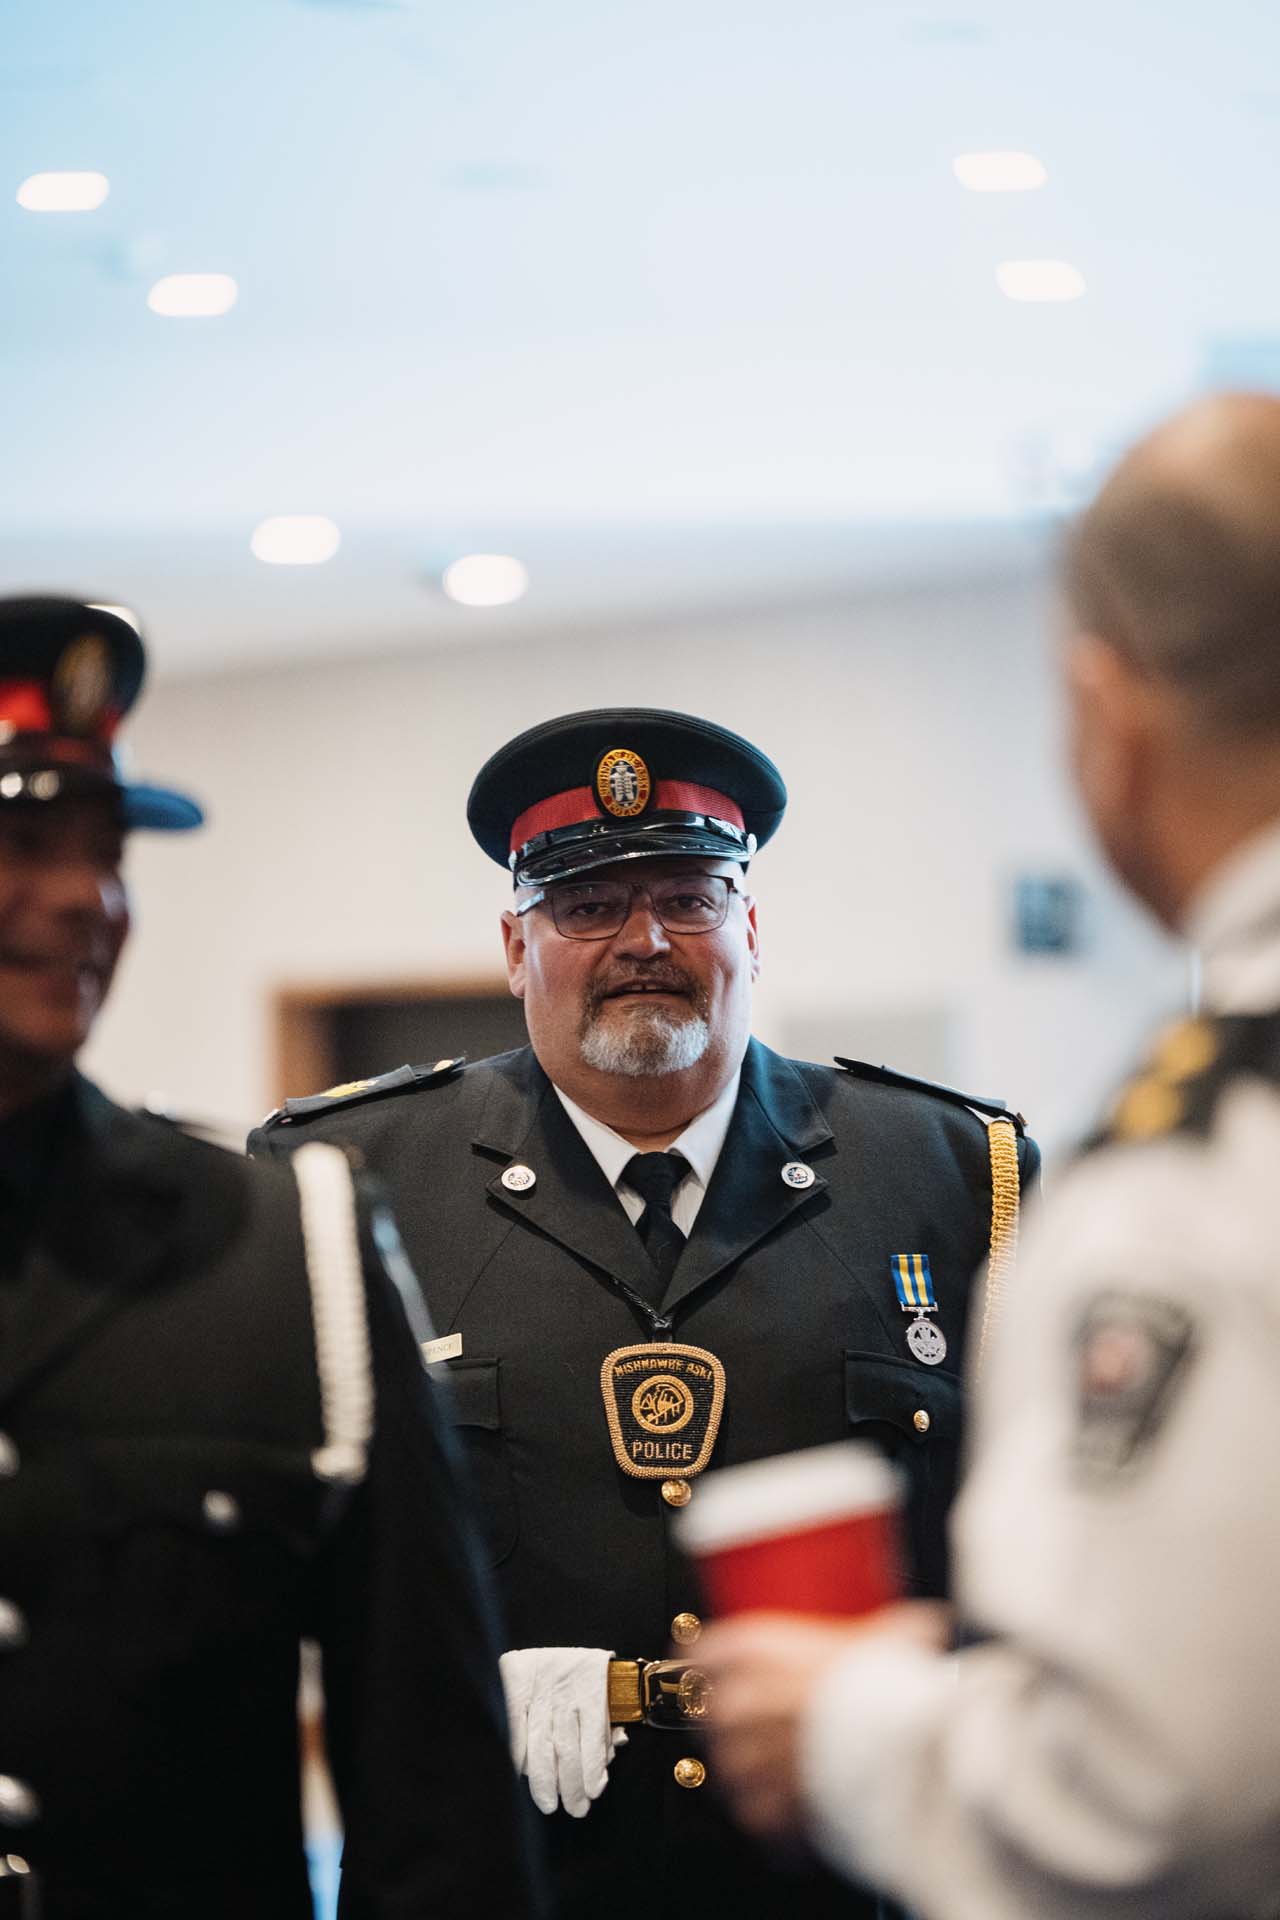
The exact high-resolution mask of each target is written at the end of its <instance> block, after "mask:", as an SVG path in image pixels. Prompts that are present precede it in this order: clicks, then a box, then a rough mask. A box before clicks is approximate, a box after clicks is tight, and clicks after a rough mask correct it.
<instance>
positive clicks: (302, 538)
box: [249, 513, 342, 567]
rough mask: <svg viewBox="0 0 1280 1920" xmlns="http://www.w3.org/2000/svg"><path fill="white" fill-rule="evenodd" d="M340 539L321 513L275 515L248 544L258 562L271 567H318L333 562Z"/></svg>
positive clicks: (257, 527)
mask: <svg viewBox="0 0 1280 1920" xmlns="http://www.w3.org/2000/svg"><path fill="white" fill-rule="evenodd" d="M341 544H342V535H341V534H340V533H339V531H338V529H337V527H336V526H335V525H334V523H333V521H332V520H326V519H325V517H324V515H323V514H321V513H278V514H276V515H275V516H274V518H272V519H270V520H262V521H260V522H259V523H258V525H257V526H256V527H255V528H254V530H253V538H252V540H251V541H250V542H249V545H250V546H251V547H252V549H253V551H254V553H255V554H256V555H257V557H258V559H259V560H265V561H266V562H267V565H268V566H272V567H318V566H321V565H322V564H323V563H324V561H326V560H332V558H333V556H334V554H335V553H336V552H337V551H338V548H339V546H340V545H341Z"/></svg>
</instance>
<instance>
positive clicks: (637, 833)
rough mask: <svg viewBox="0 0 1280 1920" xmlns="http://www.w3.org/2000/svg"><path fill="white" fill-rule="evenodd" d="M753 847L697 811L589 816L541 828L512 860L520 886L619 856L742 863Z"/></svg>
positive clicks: (586, 869) (751, 841) (542, 883)
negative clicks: (703, 858) (623, 816)
mask: <svg viewBox="0 0 1280 1920" xmlns="http://www.w3.org/2000/svg"><path fill="white" fill-rule="evenodd" d="M754 852H755V841H754V839H753V837H752V836H751V835H750V834H748V833H744V832H742V831H741V829H739V828H738V827H734V826H731V825H730V823H729V822H728V821H727V820H712V819H711V817H710V816H709V815H707V814H699V813H665V814H664V813H656V814H650V815H649V816H648V817H647V818H646V819H644V820H634V821H628V822H627V823H626V825H625V826H624V825H621V824H620V823H619V822H618V821H616V820H603V819H602V820H588V821H583V822H580V823H578V824H575V825H574V826H571V827H559V828H557V829H555V830H554V831H553V832H551V833H540V834H538V835H537V836H536V837H535V838H534V839H532V840H529V841H527V842H526V843H525V845H524V846H523V847H521V848H520V850H519V852H518V853H517V855H516V857H515V860H514V863H513V876H514V879H515V884H516V885H517V886H518V887H524V886H545V885H546V884H547V883H548V882H549V881H552V880H572V879H574V878H576V876H577V875H578V874H580V873H590V872H591V871H592V869H593V868H595V867H607V866H611V865H612V864H613V863H614V862H615V861H620V860H655V859H675V858H680V857H682V856H686V855H697V854H704V855H710V857H711V858H712V859H715V860H736V861H737V862H738V863H739V865H740V866H743V867H745V866H746V864H747V862H748V860H750V858H751V856H752V854H753V853H754Z"/></svg>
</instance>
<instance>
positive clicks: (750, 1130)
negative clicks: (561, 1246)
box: [662, 1040, 832, 1312]
mask: <svg viewBox="0 0 1280 1920" xmlns="http://www.w3.org/2000/svg"><path fill="white" fill-rule="evenodd" d="M831 1138H832V1133H831V1129H830V1127H829V1126H828V1125H827V1123H826V1121H825V1120H824V1119H823V1117H822V1114H821V1113H820V1112H819V1110H818V1108H817V1107H816V1106H815V1105H814V1103H813V1100H812V1098H811V1097H810V1094H809V1090H808V1088H807V1087H806V1086H805V1084H804V1080H803V1079H802V1077H801V1075H800V1074H799V1073H798V1072H797V1071H796V1069H795V1067H794V1066H793V1065H792V1064H791V1062H790V1061H789V1060H784V1059H783V1058H782V1057H781V1056H780V1055H779V1054H776V1053H772V1052H771V1051H770V1050H769V1048H768V1047H762V1046H761V1045H760V1043H759V1041H757V1040H753V1041H752V1042H751V1043H750V1045H749V1046H748V1048H747V1052H746V1057H745V1059H744V1060H743V1063H742V1081H741V1084H740V1086H739V1089H738V1101H737V1105H736V1106H735V1107H734V1110H733V1119H732V1120H731V1121H730V1123H729V1131H728V1133H727V1134H726V1136H725V1143H724V1147H723V1149H722V1150H721V1154H720V1158H719V1160H718V1161H717V1162H716V1170H715V1172H714V1173H713V1174H712V1176H711V1185H710V1187H709V1188H708V1189H707V1196H706V1199H705V1200H704V1201H703V1203H702V1205H701V1207H700V1208H699V1209H698V1217H697V1219H696V1221H695V1222H694V1227H693V1232H692V1233H691V1234H690V1236H689V1244H688V1245H687V1246H686V1248H685V1249H684V1252H683V1253H682V1254H681V1255H680V1259H679V1262H678V1264H677V1266H676V1270H675V1273H674V1274H673V1276H672V1280H671V1285H670V1286H669V1287H668V1289H667V1295H666V1298H665V1300H664V1301H663V1303H662V1304H663V1309H664V1311H666V1312H670V1310H671V1309H672V1308H673V1307H676V1306H678V1305H680V1303H681V1302H682V1301H684V1300H687V1299H688V1298H689V1296H690V1294H692V1293H696V1292H697V1290H698V1289H699V1288H700V1287H705V1286H706V1284H707V1282H708V1281H710V1280H714V1279H715V1277H716V1275H717V1274H719V1273H722V1272H723V1271H724V1269H725V1268H726V1267H727V1266H730V1265H731V1264H732V1262H733V1261H735V1260H737V1259H739V1258H740V1257H741V1256H742V1255H743V1254H744V1253H746V1252H747V1251H748V1249H749V1248H751V1247H753V1246H754V1245H755V1244H756V1242H757V1241H758V1240H763V1239H764V1237H765V1235H766V1234H768V1233H772V1231H773V1229H774V1228H775V1227H777V1226H778V1225H780V1224H781V1222H782V1221H784V1220H786V1219H789V1218H790V1216H791V1215H792V1214H793V1213H798V1212H799V1211H800V1209H801V1208H802V1207H807V1206H809V1205H810V1204H811V1202H812V1201H813V1200H814V1199H816V1197H817V1196H818V1194H820V1193H824V1192H825V1191H826V1188H827V1184H828V1183H827V1181H826V1180H825V1179H824V1178H823V1176H822V1174H821V1173H819V1172H818V1170H817V1168H813V1169H812V1171H813V1174H814V1179H813V1183H812V1185H811V1186H807V1187H791V1186H788V1185H787V1183H786V1182H785V1181H784V1180H783V1178H782V1169H783V1167H784V1166H786V1165H787V1163H788V1161H792V1160H800V1161H805V1160H806V1157H807V1156H808V1155H809V1154H811V1153H812V1152H813V1151H814V1149H815V1148H818V1147H821V1146H823V1145H825V1143H826V1142H827V1141H828V1140H830V1139H831Z"/></svg>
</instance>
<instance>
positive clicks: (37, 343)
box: [0, 0, 1280, 671]
mask: <svg viewBox="0 0 1280 1920" xmlns="http://www.w3.org/2000/svg"><path fill="white" fill-rule="evenodd" d="M4 22H5V24H4V42H3V55H2V58H3V65H2V66H0V250H2V258H3V270H4V288H5V298H4V309H3V319H2V320H0V356H2V362H0V428H2V429H3V447H4V458H3V460H0V584H8V585H13V586H17V585H23V586H50V585H59V584H61V585H66V586H69V587H72V588H75V589H76V590H85V591H88V592H90V593H92V594H93V595H94V596H95V597H102V598H112V599H116V598H119V599H125V600H127V601H129V602H130V603H131V604H134V605H136V606H138V607H140V608H141V610H142V612H143V614H144V616H145V617H146V619H147V622H148V626H149V628H150V630H151V633H152V636H153V639H154V642H155V645H156V651H157V656H158V663H159V665H160V667H161V669H162V670H166V669H167V670H169V671H184V670H192V669H199V668H203V667H205V666H208V665H213V664H218V663H223V662H227V661H231V660H235V659H239V658H246V657H252V658H271V657H283V656H287V655H288V654H290V653H292V652H296V651H297V650H299V649H300V648H302V647H304V646H310V645H312V644H318V645H321V646H324V647H326V648H329V649H332V648H334V647H337V646H339V645H352V644H362V643H365V642H370V643H372V642H374V641H378V642H379V643H382V642H384V641H385V640H386V639H387V638H388V637H390V638H393V639H400V638H402V639H404V640H405V641H406V642H411V641H412V640H413V639H415V638H426V639H430V640H436V639H443V640H447V639H450V638H455V637H456V638H461V637H465V636H468V635H471V634H474V633H477V632H478V631H480V630H481V629H482V628H485V627H486V625H487V623H489V622H493V621H495V620H500V621H503V622H506V623H507V624H508V625H510V624H511V623H513V622H526V623H528V624H529V625H530V626H531V627H532V626H536V625H537V624H539V623H541V624H543V625H545V624H547V623H549V622H556V621H559V620H561V619H565V618H574V617H581V616H582V615H583V614H584V613H590V614H592V615H594V614H596V613H598V612H603V613H609V612H610V611H612V610H640V611H643V612H645V613H648V612H654V613H661V612H662V611H663V610H664V609H665V608H672V607H678V606H681V605H684V604H687V603H688V602H689V601H695V602H699V603H702V602H710V601H716V600H722V601H724V602H725V603H726V604H730V605H732V604H738V603H741V602H742V601H743V600H744V599H752V598H758V597H761V596H764V595H768V594H781V593H792V592H795V591H798V590H802V589H804V590H808V589H812V590H815V591H826V590H830V589H833V588H836V587H840V586H842V585H847V584H849V583H851V582H855V581H858V580H865V579H868V578H876V579H879V578H882V577H887V576H888V574H890V573H892V572H893V570H894V568H895V567H896V568H897V569H898V571H899V572H900V571H902V570H903V569H904V568H905V569H909V570H910V571H911V572H912V573H913V574H915V573H917V572H918V571H919V569H920V568H921V567H922V566H924V565H928V566H929V567H930V568H932V569H933V570H934V571H937V570H942V571H946V570H948V569H951V568H953V567H962V568H965V569H968V570H969V571H972V570H973V569H974V568H986V567H990V566H991V565H994V564H1002V563H1003V560H1013V561H1017V560H1019V559H1023V560H1025V556H1026V552H1027V548H1026V542H1025V540H1024V539H1023V538H1022V537H1021V535H1019V534H1018V533H1017V532H1016V530H1015V531H1013V532H1011V531H1010V530H1009V526H1010V523H1016V522H1019V521H1025V520H1026V519H1027V517H1028V516H1032V517H1034V516H1035V514H1036V513H1037V512H1039V511H1040V510H1041V509H1043V508H1044V507H1045V506H1046V505H1053V504H1060V503H1061V501H1062V499H1063V498H1065V497H1069V496H1070V495H1071V494H1072V492H1073V491H1075V490H1077V489H1078V487H1079V485H1080V484H1081V482H1082V480H1083V479H1084V478H1085V477H1087V475H1088V474H1089V473H1090V472H1092V471H1093V470H1095V469H1096V465H1097V462H1098V461H1099V459H1101V458H1105V457H1106V455H1107V453H1108V452H1109V451H1110V450H1111V448H1112V447H1114V445H1115V444H1116V443H1117V441H1119V440H1121V439H1123V438H1124V437H1125V436H1126V435H1128V434H1129V433H1131V432H1132V431H1133V430H1134V429H1135V427H1137V426H1139V425H1140V424H1141V423H1142V422H1143V421H1144V420H1146V419H1147V418H1148V417H1150V415H1151V414H1152V413H1154V412H1156V411H1158V410H1159V409H1161V408H1163V407H1165V406H1167V405H1169V404H1170V403H1172V402H1174V401H1176V400H1178V399H1180V398H1182V397H1183V396H1184V395H1185V394H1187V393H1188V392H1189V391H1191V390H1193V389H1194V388H1195V387H1196V386H1197V384H1199V383H1200V382H1201V381H1202V380H1203V379H1204V378H1205V377H1206V370H1209V371H1211V372H1213V373H1216V374H1218V375H1225V376H1227V377H1230V375H1231V372H1232V368H1233V366H1258V367H1261V368H1262V370H1263V371H1264V372H1267V371H1269V370H1271V369H1276V368H1280V349H1277V351H1276V354H1275V355H1274V356H1273V355H1272V349H1271V342H1272V341H1273V340H1280V253H1278V251H1277V248H1276V246H1275V211H1274V208H1275V198H1276V183H1277V162H1278V161H1280V8H1276V7H1274V6H1266V5H1259V4H1257V0H1248V4H1245V3H1244V0H1218V4H1216V5H1214V6H1212V7H1209V6H1207V5H1205V4H1204V0H1119V4H1117V0H1107V4H1103V0H1036V3H1035V4H1030V5H1029V4H1027V0H956V4H955V5H954V6H952V5H949V4H947V3H946V0H939V4H937V5H935V6H928V5H923V6H916V5H913V4H909V3H906V4H904V3H903V0H616V3H615V4H611V5H605V6H602V5H600V4H599V0H537V4H536V5H531V4H529V0H452V4H447V5H446V4H442V0H187V3H186V4H183V5H180V6H175V5H174V4H173V0H121V4H118V5H114V6H111V7H107V6H104V5H103V4H102V0H7V5H6V7H5V10H4ZM993 147H1017V148H1026V149H1029V150H1031V151H1033V152H1035V153H1036V154H1038V155H1039V156H1040V158H1041V159H1042V160H1043V161H1044V163H1045V165H1046V166H1047V168H1048V171H1049V184H1048V185H1047V187H1045V188H1044V189H1043V190H1042V191H1040V192H1038V193H1030V194H1016V195H975V194H968V193H965V192H963V191H962V190H961V189H960V188H959V187H958V186H957V185H956V183H955V181H954V179H953V178H952V175H951V167H950V163H951V160H952V158H953V156H954V155H955V154H956V153H959V152H962V151H966V150H970V149H974V148H979V149H986V148H993ZM52 168H92V169H98V170H100V171H102V172H104V173H106V174H107V175H108V176H109V177H110V180H111V193H110V197H109V198H108V200H107V201H106V203H105V205H104V206H103V207H102V208H101V209H100V210H99V211H98V212H95V213H89V214H77V215H38V214H31V213H28V212H25V211H24V210H22V209H21V208H20V207H18V205H17V204H16V202H15V201H14V198H13V194H14V192H15V191H16V188H17V186H18V184H19V182H20V181H21V180H22V179H23V178H24V177H25V176H26V175H28V174H30V173H32V172H36V171H38V170H42V169H52ZM1043 256H1050V257H1059V258H1064V259H1067V260H1070V261H1072V262H1074V263H1075V265H1077V266H1078V267H1079V268H1080V269H1081V271H1082V272H1083V274H1084V276H1085V279H1086V282H1087V285H1088V292H1087V295H1086V297H1085V298H1084V299H1083V300H1081V301H1078V302H1076V303H1074V304H1071V305H1068V306H1060V307H1059V306H1045V307H1036V306H1020V305H1015V304H1013V303H1011V302H1009V301H1007V300H1005V299H1004V298H1003V297H1002V295H1001V294H1000V293H999V291H998V290H997V287H996V284H995V267H996V264H997V263H998V262H999V261H1001V260H1004V259H1010V258H1022V257H1043ZM195 271H208V272H225V273H230V274H233V275H234V276H235V278H236V279H237V281H238V282H239V285H240V298H239V302H238V304H237V306H236V307H235V308H234V309H233V311H232V312H231V313H230V314H228V315H227V316H226V317H225V318H223V319H218V320H196V321H177V320H168V319H162V318H159V317H158V316H156V315H155V314H152V313H151V312H149V311H148V309H147V306H146V293H147V289H148V287H149V286H150V284H151V282H152V281H153V280H154V279H156V278H157V277H159V276H160V275H161V274H165V273H173V272H195ZM277 513H323V514H328V515H330V516H331V517H332V518H334V519H335V520H336V521H337V522H338V523H339V525H340V526H341V527H342V529H343V536H344V538H343V545H342V548H341V550H340V552H339V555H338V557H337V559H336V560H334V561H333V562H332V563H330V564H329V565H328V566H326V567H323V568H316V569H301V568H269V567H264V566H262V565H261V564H260V563H258V562H257V561H255V560H253V559H252V558H251V556H250V555H249V553H248V539H249V534H250V533H251V531H252V529H253V526H254V525H255V524H256V522H257V521H258V520H259V519H261V518H262V517H264V516H266V515H268V514H277ZM476 548H479V549H483V550H502V551H515V552H517V553H519V554H520V557H521V558H523V559H525V561H526V563H527V564H528V565H529V567H530V571H531V574H532V579H533V587H532V591H531V593H530V595H529V598H528V600H527V601H525V602H523V603H522V604H521V605H520V606H519V607H516V608H512V609H507V610H502V611H501V613H499V614H488V615H474V614H471V615H469V614H467V613H466V612H464V611H462V610H460V609H456V608H453V607H451V606H449V605H448V603H447V602H445V601H443V600H442V599H441V597H440V596H439V594H438V592H436V591H434V589H433V588H432V586H431V576H432V574H433V573H434V571H435V570H437V569H438V568H439V567H440V566H441V565H442V564H443V563H444V562H445V561H447V560H449V559H451V558H453V557H454V556H455V554H456V553H457V552H460V551H467V550H470V549H476ZM1002 557H1003V558H1002Z"/></svg>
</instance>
